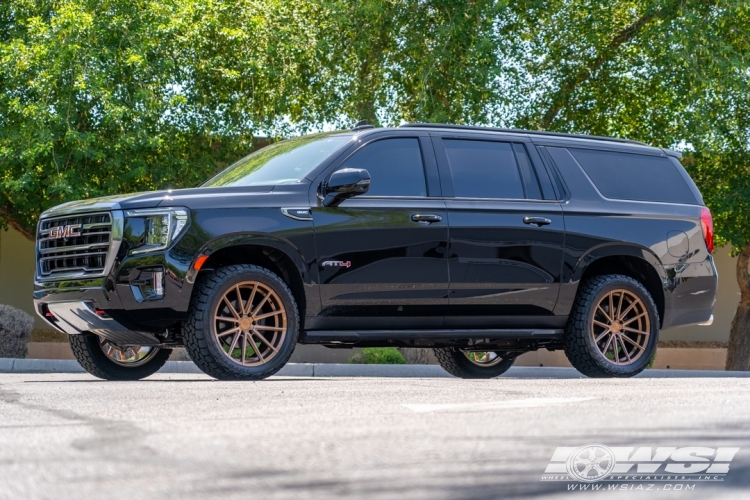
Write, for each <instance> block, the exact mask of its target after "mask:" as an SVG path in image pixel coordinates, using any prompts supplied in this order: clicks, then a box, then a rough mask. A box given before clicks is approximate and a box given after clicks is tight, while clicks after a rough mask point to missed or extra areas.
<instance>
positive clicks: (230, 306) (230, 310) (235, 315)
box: [224, 295, 240, 319]
mask: <svg viewBox="0 0 750 500" xmlns="http://www.w3.org/2000/svg"><path fill="white" fill-rule="evenodd" d="M224 303H225V304H226V305H227V307H229V312H231V313H232V316H234V317H235V318H237V319H240V315H239V314H237V311H235V310H234V306H233V305H232V303H231V302H229V299H227V296H226V295H224Z"/></svg>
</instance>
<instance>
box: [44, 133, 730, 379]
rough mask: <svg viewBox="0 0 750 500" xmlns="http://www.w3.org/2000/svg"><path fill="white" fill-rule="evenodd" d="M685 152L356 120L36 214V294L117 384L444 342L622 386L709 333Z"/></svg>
mask: <svg viewBox="0 0 750 500" xmlns="http://www.w3.org/2000/svg"><path fill="white" fill-rule="evenodd" d="M679 157H680V154H679V153H675V152H673V151H669V150H665V149H659V148H654V147H649V146H647V145H645V144H642V143H638V142H634V141H627V140H617V139H608V138H602V137H593V136H575V135H564V134H554V133H543V132H531V131H523V130H501V129H492V128H479V127H464V126H454V125H433V124H414V125H405V126H402V127H398V128H374V127H372V126H361V127H357V128H355V129H354V130H351V131H346V132H334V133H324V134H317V135H309V136H304V137H299V138H296V139H290V140H287V141H282V142H279V143H276V144H273V145H271V146H268V147H266V148H264V149H261V150H259V151H257V152H255V153H253V154H251V155H249V156H247V157H245V158H243V159H242V160H240V161H239V162H237V163H235V164H234V165H232V166H230V167H228V168H227V169H226V170H224V171H222V172H220V173H219V174H218V175H216V176H215V177H213V178H211V179H209V180H208V181H206V182H205V183H204V184H203V185H201V186H200V187H197V188H194V189H181V190H174V191H161V192H154V193H142V194H133V195H127V196H113V197H108V198H99V199H94V200H86V201H79V202H72V203H67V204H64V205H60V206H58V207H55V208H53V209H51V210H49V211H47V212H45V213H44V214H42V217H41V220H40V221H39V228H38V241H37V270H36V278H35V285H36V286H35V292H34V299H35V305H36V309H37V311H38V313H39V314H40V315H41V316H42V318H44V319H45V320H46V321H47V322H49V324H50V325H52V326H54V327H55V328H56V329H58V330H60V331H62V332H65V333H67V334H69V340H70V345H71V347H72V349H73V352H74V353H75V356H76V357H77V358H78V360H79V361H80V363H81V364H82V365H83V367H84V368H85V369H86V370H88V371H89V372H90V373H91V374H93V375H95V376H97V377H101V378H104V379H118V380H123V379H140V378H143V377H146V376H148V375H150V374H152V373H154V372H156V371H157V370H158V369H159V368H160V367H161V366H162V365H163V364H164V362H165V361H166V360H167V358H168V357H169V354H170V352H171V349H172V348H174V347H177V346H183V345H184V346H185V347H186V348H187V352H188V353H189V355H190V357H191V358H192V359H193V361H195V363H196V364H197V365H198V366H199V367H200V368H201V369H202V370H203V371H205V372H206V373H207V374H209V375H211V376H212V377H216V378H218V379H261V378H264V377H268V376H270V375H272V374H274V373H275V372H277V371H278V370H279V369H280V368H281V367H282V366H284V364H285V363H286V362H287V361H288V360H289V357H290V356H291V355H292V351H293V350H294V348H295V345H296V344H297V343H298V342H299V343H303V344H320V345H323V346H326V347H330V348H351V347H363V346H397V347H419V348H425V347H429V348H433V349H434V350H435V354H436V356H437V359H438V360H439V362H440V364H441V365H442V366H443V368H445V369H446V370H447V371H449V372H450V373H452V374H454V375H457V376H459V377H465V378H489V377H495V376H497V375H499V374H501V373H503V372H505V371H506V370H507V369H508V368H509V367H510V366H511V365H512V364H513V361H514V360H515V358H516V357H517V356H519V355H520V354H522V353H524V352H527V351H533V350H536V349H540V348H546V349H550V350H554V349H564V350H565V353H566V354H567V356H568V359H569V360H570V362H571V363H572V364H573V366H575V367H576V368H577V369H578V370H579V371H581V372H582V373H584V374H585V375H588V376H591V377H629V376H632V375H635V374H637V373H638V372H640V371H641V370H643V369H644V368H645V367H646V366H647V365H648V363H649V361H650V360H651V359H652V357H653V355H654V351H655V348H656V345H657V341H658V337H659V330H660V329H661V328H667V327H673V326H677V325H685V324H690V323H704V324H707V323H710V321H711V320H712V318H713V316H712V310H713V306H714V302H715V298H716V288H717V273H716V268H715V266H714V262H713V259H712V256H711V252H712V250H713V229H712V222H711V214H710V212H709V211H708V209H707V208H706V207H705V206H703V201H702V198H701V194H700V192H699V191H698V189H697V188H696V186H695V184H694V183H693V181H692V180H691V179H690V177H689V176H688V174H687V173H686V171H685V169H684V168H683V167H682V166H681V165H680V163H679V161H678V158H679Z"/></svg>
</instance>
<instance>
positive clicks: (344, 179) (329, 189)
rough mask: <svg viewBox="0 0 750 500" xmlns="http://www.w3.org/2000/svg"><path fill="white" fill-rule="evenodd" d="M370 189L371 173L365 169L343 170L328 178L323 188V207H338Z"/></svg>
mask: <svg viewBox="0 0 750 500" xmlns="http://www.w3.org/2000/svg"><path fill="white" fill-rule="evenodd" d="M368 189H370V173H369V172H368V171H367V170H365V169H364V168H342V169H341V170H337V171H335V172H334V173H333V174H331V177H329V178H328V182H326V184H325V186H324V188H323V195H324V198H323V206H325V207H336V206H338V205H339V204H340V203H341V202H342V201H344V200H345V199H347V198H351V197H352V196H357V195H359V194H364V193H366V192H367V190H368Z"/></svg>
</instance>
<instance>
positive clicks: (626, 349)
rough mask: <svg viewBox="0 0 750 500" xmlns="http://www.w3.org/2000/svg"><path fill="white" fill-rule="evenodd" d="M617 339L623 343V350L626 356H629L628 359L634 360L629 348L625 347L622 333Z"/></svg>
mask: <svg viewBox="0 0 750 500" xmlns="http://www.w3.org/2000/svg"><path fill="white" fill-rule="evenodd" d="M617 339H618V340H619V341H620V344H621V345H622V350H623V351H624V352H625V356H626V357H627V358H628V361H632V359H631V357H630V353H629V352H628V348H627V347H625V342H623V341H622V335H618V336H617Z"/></svg>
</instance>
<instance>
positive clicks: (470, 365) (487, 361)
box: [433, 347, 516, 379]
mask: <svg viewBox="0 0 750 500" xmlns="http://www.w3.org/2000/svg"><path fill="white" fill-rule="evenodd" d="M433 351H434V352H435V357H436V358H437V360H438V363H439V364H440V366H442V367H443V370H445V371H447V372H448V373H450V374H451V375H455V376H456V377H461V378H474V379H477V378H495V377H498V376H500V375H502V374H503V373H505V372H507V371H508V369H509V368H510V367H511V366H513V362H514V361H515V360H516V359H515V357H504V356H505V355H506V353H503V352H487V351H482V352H480V351H462V350H460V349H457V348H454V347H444V348H440V349H433Z"/></svg>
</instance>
